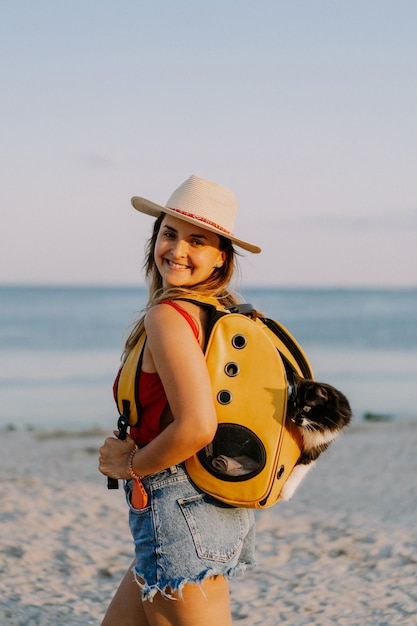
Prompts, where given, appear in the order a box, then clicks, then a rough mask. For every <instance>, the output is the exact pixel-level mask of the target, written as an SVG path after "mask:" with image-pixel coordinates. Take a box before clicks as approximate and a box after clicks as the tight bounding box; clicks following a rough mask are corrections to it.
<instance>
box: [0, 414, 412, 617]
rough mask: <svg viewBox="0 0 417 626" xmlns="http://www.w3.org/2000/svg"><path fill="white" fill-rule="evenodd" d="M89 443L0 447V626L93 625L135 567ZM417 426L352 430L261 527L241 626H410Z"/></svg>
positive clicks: (53, 440)
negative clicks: (131, 563) (118, 586)
mask: <svg viewBox="0 0 417 626" xmlns="http://www.w3.org/2000/svg"><path fill="white" fill-rule="evenodd" d="M102 439H103V436H102V435H101V434H98V433H94V432H91V433H88V432H84V433H72V434H71V435H70V436H69V435H68V434H65V433H42V432H28V431H12V432H7V431H4V432H1V433H0V456H1V467H0V490H1V509H0V511H1V512H0V519H1V537H0V573H1V576H0V624H2V625H5V626H6V625H10V626H35V625H36V626H46V625H57V624H60V625H61V624H66V625H71V626H81V625H86V624H94V625H99V624H100V620H101V618H102V615H103V612H104V611H105V608H106V606H107V604H108V602H109V600H110V598H111V596H112V593H113V592H114V590H115V589H116V586H117V584H118V582H119V580H120V578H121V577H122V575H123V574H124V572H125V570H126V568H127V567H128V565H129V563H130V561H131V558H132V545H131V538H130V534H129V530H128V526H127V510H126V507H125V504H124V497H123V491H122V490H121V489H119V490H118V491H108V490H107V488H106V480H105V478H104V477H103V476H101V474H99V472H98V471H97V450H98V447H99V445H100V444H101V441H102ZM416 450H417V422H415V423H410V422H400V421H395V420H394V421H390V422H375V423H371V422H364V423H355V424H354V425H352V426H351V427H350V428H349V429H348V430H347V431H346V433H345V434H343V436H342V437H340V439H339V440H338V441H337V442H336V443H335V444H333V446H331V447H330V449H329V450H328V451H327V452H326V453H325V454H323V456H322V457H321V459H320V460H319V462H318V463H317V466H316V468H315V469H314V471H313V472H312V473H311V474H310V475H309V476H308V477H307V478H306V480H305V482H304V483H303V484H302V486H301V487H300V489H299V490H298V491H297V493H296V494H295V496H294V498H293V500H291V501H290V502H288V503H280V504H278V505H276V506H275V507H272V508H271V509H268V510H266V511H261V512H259V513H257V530H258V536H257V559H258V566H257V567H256V568H254V569H250V570H248V571H247V572H246V574H245V575H244V576H243V577H241V576H240V577H239V578H237V579H235V580H234V581H233V582H232V584H231V587H232V608H233V617H234V623H235V624H239V625H241V626H257V625H259V626H260V625H262V626H277V625H280V624H288V625H291V626H313V625H316V626H326V625H335V626H336V625H337V626H364V625H365V624H369V625H370V626H396V625H400V624H401V625H406V624H407V625H408V624H409V625H412V624H416V623H417V582H416V570H417V537H416V534H417V533H416V511H417V491H416V489H415V477H416V475H417V454H416Z"/></svg>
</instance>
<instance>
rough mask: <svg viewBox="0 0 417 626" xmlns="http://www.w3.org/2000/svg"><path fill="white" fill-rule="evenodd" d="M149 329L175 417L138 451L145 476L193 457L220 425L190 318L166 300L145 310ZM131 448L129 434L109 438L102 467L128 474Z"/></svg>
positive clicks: (151, 347)
mask: <svg viewBox="0 0 417 626" xmlns="http://www.w3.org/2000/svg"><path fill="white" fill-rule="evenodd" d="M145 328H146V333H147V343H148V347H149V350H150V354H151V357H152V360H153V363H154V366H155V369H156V371H157V372H158V374H159V376H160V378H161V382H162V384H163V386H164V389H165V393H166V396H167V400H168V404H169V406H170V409H171V412H172V415H173V418H174V420H173V421H172V422H171V423H170V424H169V425H168V426H167V427H166V428H165V429H164V430H163V431H162V432H161V433H160V434H159V435H158V436H157V437H156V438H155V439H154V440H153V441H152V442H151V443H149V444H148V445H147V446H146V447H145V448H143V449H141V450H140V451H139V452H137V453H136V454H135V456H134V459H133V467H134V470H135V472H136V474H139V475H141V476H145V475H147V474H152V473H154V472H157V471H160V470H162V469H165V468H167V467H170V466H171V465H175V464H177V463H180V462H181V461H184V460H185V459H187V458H189V457H190V456H192V455H193V454H195V452H197V451H198V450H200V449H201V448H202V447H204V446H205V445H206V444H208V443H209V442H210V441H211V440H212V439H213V437H214V435H215V432H216V428H217V417H216V412H215V408H214V402H213V395H212V388H211V383H210V378H209V374H208V370H207V366H206V362H205V358H204V354H203V352H202V349H201V347H200V345H199V343H198V342H197V341H196V338H195V336H194V334H193V332H192V330H191V328H190V325H189V324H188V322H187V321H186V320H185V319H184V318H183V317H182V315H180V314H179V313H178V312H177V311H175V309H173V308H172V307H169V306H165V305H163V304H162V305H157V306H155V307H154V308H152V309H151V310H150V311H149V312H148V313H147V315H146V318H145ZM133 447H134V444H133V440H132V439H131V438H128V439H127V440H126V441H119V440H117V439H113V438H109V439H107V440H106V442H105V444H104V446H103V448H101V450H100V453H101V455H100V460H101V462H100V470H101V471H102V472H103V473H105V474H107V475H109V473H108V472H111V473H110V475H114V476H117V477H119V478H130V473H129V469H128V463H129V455H130V451H131V450H132V449H133Z"/></svg>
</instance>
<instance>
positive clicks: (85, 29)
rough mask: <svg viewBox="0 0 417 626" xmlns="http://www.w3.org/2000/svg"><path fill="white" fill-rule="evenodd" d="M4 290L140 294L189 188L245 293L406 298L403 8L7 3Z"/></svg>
mask: <svg viewBox="0 0 417 626" xmlns="http://www.w3.org/2000/svg"><path fill="white" fill-rule="evenodd" d="M0 8H1V19H0V52H1V57H0V72H1V85H2V89H1V98H0V119H1V145H2V149H1V156H0V159H1V162H0V166H1V173H2V176H1V178H2V184H1V189H2V192H1V213H0V236H1V246H0V283H1V282H8V283H10V282H19V283H66V284H67V283H100V284H103V283H112V284H126V283H129V284H131V283H133V284H135V283H136V284H137V283H139V282H141V280H142V279H141V264H142V258H143V245H144V242H145V240H146V238H147V237H148V235H149V232H150V229H151V222H152V220H151V218H147V217H145V216H142V215H140V214H138V213H136V211H134V210H133V209H131V208H130V197H131V196H132V195H142V196H145V197H148V198H150V199H151V200H153V201H155V202H159V203H161V204H164V203H165V202H166V200H167V198H168V196H169V195H170V194H171V192H172V191H173V189H175V188H176V187H177V186H178V185H179V184H180V183H182V182H183V180H185V179H186V178H188V176H190V175H191V174H195V175H197V176H201V177H203V178H208V179H210V180H214V181H216V182H219V183H221V184H223V185H226V186H228V187H230V188H231V189H232V190H233V191H234V192H235V193H236V195H237V196H238V200H239V205H240V214H239V218H238V223H237V226H236V234H237V235H238V236H241V237H242V238H247V239H249V240H251V241H253V242H255V243H258V244H259V245H261V246H262V248H263V250H264V252H263V253H262V254H261V255H254V256H251V255H246V256H245V258H244V259H243V260H242V261H241V267H242V274H243V283H244V284H250V285H254V284H265V285H267V284H272V285H294V286H295V285H302V286H304V285H311V286H315V285H324V286H327V285H329V286H330V285H331V286H351V285H359V286H362V285H363V286H367V285H378V286H391V285H398V286H400V285H417V184H416V179H417V175H416V170H417V113H416V112H417V2H416V1H415V0H390V1H388V0H345V1H342V0H332V1H331V0H286V1H284V0H276V1H273V0H251V1H249V0H212V1H211V2H207V0H204V1H203V0H172V1H169V0H148V1H146V2H145V1H142V0H117V1H116V0H113V1H110V0H67V1H64V0H36V1H33V0H0Z"/></svg>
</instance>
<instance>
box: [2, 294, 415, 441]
mask: <svg viewBox="0 0 417 626" xmlns="http://www.w3.org/2000/svg"><path fill="white" fill-rule="evenodd" d="M240 293H241V295H242V296H243V299H244V301H246V302H250V303H251V304H253V305H254V306H255V307H256V308H257V309H258V310H260V311H262V312H263V313H264V314H265V315H267V316H268V317H272V318H274V319H276V320H278V321H279V322H281V323H282V324H283V325H284V326H286V328H287V329H288V330H289V331H290V332H291V334H292V335H293V336H294V337H295V338H296V339H297V341H298V343H299V344H300V345H301V346H302V347H303V349H304V351H305V353H306V354H307V356H308V358H309V361H310V363H311V365H312V367H313V370H314V374H315V378H316V379H317V380H321V381H324V382H328V383H330V384H332V385H334V386H336V387H338V388H339V389H341V390H342V391H343V392H344V393H345V394H346V395H347V397H348V398H349V400H350V403H351V406H352V408H353V412H354V414H355V419H357V420H363V419H365V418H366V419H398V420H412V419H415V418H417V289H318V288H315V289H302V288H279V287H276V288H275V287H274V288H248V289H246V290H241V292H240ZM146 299H147V294H146V289H145V288H144V287H108V286H105V287H102V286H100V287H86V286H81V287H73V286H71V287H67V286H63V287H57V286H0V355H1V360H0V430H5V429H58V430H59V429H65V430H68V429H69V430H71V429H77V430H78V429H90V428H96V427H102V428H104V429H109V430H111V429H113V428H114V427H115V424H116V419H117V413H116V409H115V404H114V400H113V394H112V386H113V381H114V378H115V375H116V373H117V370H118V368H119V364H120V355H121V352H122V349H123V342H124V339H125V338H126V334H127V332H128V330H129V327H130V326H131V324H132V323H133V322H134V320H135V319H137V317H138V316H139V315H140V312H141V310H142V308H143V307H144V305H145V303H146Z"/></svg>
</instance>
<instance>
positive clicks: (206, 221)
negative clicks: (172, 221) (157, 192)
mask: <svg viewBox="0 0 417 626" xmlns="http://www.w3.org/2000/svg"><path fill="white" fill-rule="evenodd" d="M166 208H167V209H170V210H171V211H175V213H179V214H180V215H183V216H184V217H191V218H192V219H193V220H196V221H197V222H203V224H205V225H207V226H213V228H215V229H216V230H221V231H222V232H223V233H225V234H226V235H228V236H229V237H231V236H232V233H231V232H230V230H227V229H226V228H223V226H220V224H216V223H215V222H212V221H211V220H209V219H207V218H206V217H202V216H201V215H195V214H194V213H187V211H181V209H174V207H166Z"/></svg>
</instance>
